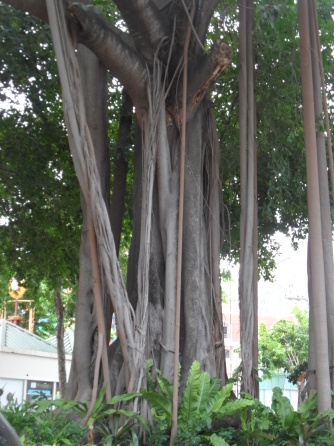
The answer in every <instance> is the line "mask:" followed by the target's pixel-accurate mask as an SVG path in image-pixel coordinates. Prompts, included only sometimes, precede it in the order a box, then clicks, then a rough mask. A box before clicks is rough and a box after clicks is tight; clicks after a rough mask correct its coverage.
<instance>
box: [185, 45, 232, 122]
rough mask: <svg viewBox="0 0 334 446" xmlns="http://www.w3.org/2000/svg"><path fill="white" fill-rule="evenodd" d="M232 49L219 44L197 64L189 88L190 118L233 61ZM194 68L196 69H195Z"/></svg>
mask: <svg viewBox="0 0 334 446" xmlns="http://www.w3.org/2000/svg"><path fill="white" fill-rule="evenodd" d="M232 57H233V52H232V48H231V47H230V46H229V45H228V44H227V43H226V42H217V43H216V44H215V45H214V46H213V48H212V50H211V52H210V54H208V55H207V54H206V55H204V56H203V57H202V58H201V59H200V60H198V61H197V63H196V72H197V73H196V76H193V78H192V80H193V82H192V84H191V85H190V86H189V97H190V104H189V105H190V106H189V113H188V115H189V114H190V116H188V118H189V117H191V116H193V115H194V113H195V111H196V110H197V108H198V106H199V104H200V103H201V101H202V99H203V98H204V96H205V95H206V94H207V92H208V91H209V88H210V87H211V86H212V85H213V84H214V83H215V82H216V81H217V79H219V77H220V76H221V75H222V73H223V72H224V71H225V69H226V68H227V67H228V66H229V64H230V63H231V61H232ZM193 68H194V67H193ZM193 68H192V69H193Z"/></svg>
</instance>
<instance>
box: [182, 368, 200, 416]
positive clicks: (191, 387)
mask: <svg viewBox="0 0 334 446" xmlns="http://www.w3.org/2000/svg"><path fill="white" fill-rule="evenodd" d="M200 375H201V367H200V364H199V362H198V361H194V362H193V363H192V365H191V367H190V370H189V376H188V381H187V384H186V388H185V390H184V394H183V398H182V403H181V407H180V412H179V413H180V416H179V421H180V422H181V423H182V422H185V423H187V422H188V421H189V420H190V419H191V418H194V415H195V413H196V410H197V407H198V389H199V379H200Z"/></svg>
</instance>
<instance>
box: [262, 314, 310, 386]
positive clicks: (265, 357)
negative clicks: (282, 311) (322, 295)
mask: <svg viewBox="0 0 334 446" xmlns="http://www.w3.org/2000/svg"><path fill="white" fill-rule="evenodd" d="M293 314H294V316H295V320H285V319H283V320H280V321H278V322H276V323H275V324H274V325H273V326H272V327H271V328H267V327H266V326H265V324H260V329H259V369H260V370H262V371H263V373H264V379H265V378H266V377H270V376H272V375H275V374H278V373H282V372H283V373H286V374H288V375H289V380H291V381H292V382H294V384H296V382H297V379H298V376H299V373H301V372H302V371H305V370H307V357H308V316H307V313H306V312H303V311H301V310H298V309H297V308H295V309H294V310H293ZM300 366H302V368H303V370H300ZM296 370H297V374H298V376H296V373H295V371H296ZM298 372H299V373H298Z"/></svg>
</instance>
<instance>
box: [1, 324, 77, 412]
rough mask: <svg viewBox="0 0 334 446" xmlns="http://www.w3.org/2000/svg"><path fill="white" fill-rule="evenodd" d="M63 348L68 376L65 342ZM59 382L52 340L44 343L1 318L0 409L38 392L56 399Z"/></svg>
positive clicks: (69, 351)
mask: <svg viewBox="0 0 334 446" xmlns="http://www.w3.org/2000/svg"><path fill="white" fill-rule="evenodd" d="M65 349H66V352H67V354H66V355H65V356H66V358H65V361H66V372H67V376H68V374H69V370H70V365H71V359H72V355H71V352H72V349H71V346H70V345H69V343H68V340H67V342H65ZM58 383H59V379H58V355H57V347H56V345H55V344H54V341H53V340H50V341H46V340H45V339H42V338H40V337H39V336H36V335H34V334H32V333H30V332H28V331H27V330H24V329H23V328H21V327H18V326H17V325H14V324H12V323H11V322H8V321H6V320H4V319H0V407H3V406H4V405H6V404H7V402H8V401H9V400H14V401H17V402H18V403H19V404H20V403H22V402H23V401H25V400H30V399H31V398H32V396H34V395H40V394H41V392H42V393H44V394H45V395H46V396H48V397H50V398H55V396H56V393H57V390H58Z"/></svg>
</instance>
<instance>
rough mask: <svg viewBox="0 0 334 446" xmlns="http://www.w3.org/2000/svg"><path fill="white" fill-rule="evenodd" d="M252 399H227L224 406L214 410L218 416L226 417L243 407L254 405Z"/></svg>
mask: <svg viewBox="0 0 334 446" xmlns="http://www.w3.org/2000/svg"><path fill="white" fill-rule="evenodd" d="M254 404H255V403H254V401H252V400H233V401H229V402H227V403H226V404H224V406H222V407H221V408H220V409H219V410H217V411H216V415H217V416H219V417H226V416H228V415H234V414H235V413H237V412H239V410H241V409H244V408H245V407H250V406H254Z"/></svg>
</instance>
